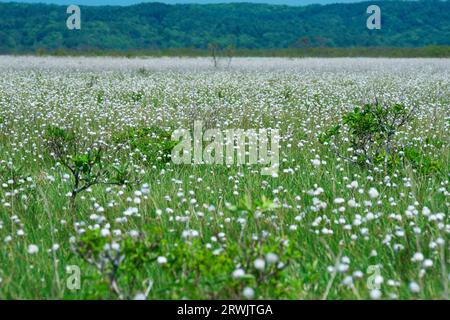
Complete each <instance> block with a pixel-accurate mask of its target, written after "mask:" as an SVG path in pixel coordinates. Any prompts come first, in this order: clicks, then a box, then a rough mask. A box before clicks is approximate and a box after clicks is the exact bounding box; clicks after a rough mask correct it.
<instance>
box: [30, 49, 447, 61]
mask: <svg viewBox="0 0 450 320" xmlns="http://www.w3.org/2000/svg"><path fill="white" fill-rule="evenodd" d="M35 54H37V55H39V56H113V57H128V58H135V57H145V56H149V57H211V56H212V51H211V50H206V49H193V48H179V49H161V50H126V51H117V50H66V49H58V50H52V51H47V50H42V49H41V50H37V51H36V52H35ZM216 55H217V56H218V57H221V56H222V57H286V58H303V57H390V58H426V57H430V58H431V57H432V58H450V46H428V47H422V48H380V47H372V48H370V47H368V48H325V47H322V48H320V47H316V48H287V49H226V50H220V51H217V52H216Z"/></svg>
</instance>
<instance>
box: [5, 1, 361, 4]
mask: <svg viewBox="0 0 450 320" xmlns="http://www.w3.org/2000/svg"><path fill="white" fill-rule="evenodd" d="M0 2H27V3H38V2H41V3H54V4H63V5H68V4H78V5H130V4H136V3H142V2H164V3H224V2H255V3H271V4H289V5H305V4H312V3H320V4H327V3H343V2H347V3H349V2H359V1H358V0H159V1H157V0H0Z"/></svg>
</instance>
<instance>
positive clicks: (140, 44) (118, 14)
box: [0, 0, 450, 56]
mask: <svg viewBox="0 0 450 320" xmlns="http://www.w3.org/2000/svg"><path fill="white" fill-rule="evenodd" d="M75 2H76V1H75ZM372 4H376V5H378V6H379V7H380V8H381V29H380V30H369V29H368V28H367V26H366V21H367V18H368V16H369V14H367V13H366V10H367V7H368V6H369V5H372ZM68 17H69V15H68V14H67V13H66V7H65V6H58V5H45V4H18V3H0V53H13V54H14V53H32V52H38V51H39V52H41V53H44V52H52V53H64V52H66V50H68V51H69V52H71V53H74V52H84V53H86V52H92V53H96V52H100V53H98V54H102V53H103V52H107V53H108V54H113V53H114V52H117V54H123V52H126V51H131V53H129V54H130V55H140V54H141V52H145V53H146V54H152V55H171V54H174V55H179V54H180V53H183V55H193V54H195V55H202V54H204V55H206V54H207V52H208V46H210V45H211V44H214V45H215V46H217V48H219V49H220V50H223V49H224V48H233V49H234V50H235V51H236V54H237V55H248V54H251V55H265V56H267V55H269V56H309V55H319V56H341V55H364V56H378V55H389V56H429V55H432V56H442V55H444V56H447V55H448V48H445V47H443V48H442V47H430V48H424V49H415V50H409V49H408V50H406V51H405V50H396V49H384V48H402V47H403V48H405V47H425V46H449V45H450V2H448V1H432V0H431V1H430V0H429V1H370V2H363V3H350V4H330V5H324V6H321V5H310V6H298V7H295V6H282V5H266V4H250V3H234V4H210V5H198V4H179V5H166V4H162V3H146V4H139V5H134V6H127V7H119V6H98V7H94V6H86V7H84V6H81V30H69V29H68V28H67V26H66V20H67V18H68ZM325 47H326V49H325ZM374 47H376V48H377V49H374ZM183 48H192V49H183ZM334 48H355V49H334ZM361 48H370V49H367V50H365V49H361ZM175 49H176V50H175ZM281 49H282V50H281ZM247 50H251V51H247ZM64 54H65V53H64ZM96 54H97V53H96Z"/></svg>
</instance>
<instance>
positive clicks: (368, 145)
mask: <svg viewBox="0 0 450 320" xmlns="http://www.w3.org/2000/svg"><path fill="white" fill-rule="evenodd" d="M415 110H416V107H413V108H410V109H408V108H406V107H405V106H404V105H401V104H395V105H392V106H388V105H387V104H384V103H379V102H378V101H377V100H375V102H374V103H369V104H365V105H364V106H363V107H362V108H360V107H356V108H354V109H353V111H351V112H349V113H347V114H345V115H344V116H343V117H342V123H340V124H337V125H335V126H333V127H331V128H329V129H328V130H326V131H325V132H324V133H323V134H321V135H320V136H319V141H320V142H321V143H330V144H332V145H333V147H334V150H335V152H336V153H337V154H338V155H339V156H340V157H343V158H347V159H349V160H351V161H353V162H357V163H360V164H368V165H378V164H380V163H383V164H384V169H385V170H387V167H388V163H389V160H391V159H392V158H393V157H392V156H393V155H395V154H396V153H397V152H398V151H399V148H398V146H397V145H396V143H395V139H394V137H395V135H396V133H398V131H399V129H400V128H401V127H402V126H403V125H405V124H406V123H407V122H408V121H410V120H411V118H412V117H413V115H414V113H415ZM343 131H346V133H347V136H348V139H343V138H342V133H343ZM347 141H348V142H347ZM344 147H345V149H346V150H348V151H349V152H350V154H349V155H350V157H346V156H344V155H342V154H341V153H340V152H341V149H344Z"/></svg>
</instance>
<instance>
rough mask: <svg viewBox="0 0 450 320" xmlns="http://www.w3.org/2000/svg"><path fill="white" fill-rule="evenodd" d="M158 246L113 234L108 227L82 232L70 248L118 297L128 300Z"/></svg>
mask: <svg viewBox="0 0 450 320" xmlns="http://www.w3.org/2000/svg"><path fill="white" fill-rule="evenodd" d="M157 246H158V245H157V244H154V243H153V244H149V243H147V242H146V239H145V238H143V237H132V236H130V235H129V234H124V235H118V236H113V235H111V234H110V233H109V231H108V229H102V230H100V229H94V230H87V231H84V232H82V233H81V235H80V236H78V238H76V239H75V241H73V243H72V251H73V252H74V253H75V254H76V255H77V256H79V257H80V258H82V259H83V260H84V261H85V262H86V263H88V264H90V265H92V266H93V267H94V268H95V269H96V271H97V272H98V274H99V275H100V276H101V278H102V279H103V281H104V282H106V283H108V287H109V290H110V292H111V293H113V294H114V295H115V296H116V297H117V298H120V299H130V298H132V297H133V296H134V295H135V294H136V293H137V292H134V291H135V290H136V288H139V287H140V284H139V283H137V279H139V275H140V274H141V271H142V269H143V268H147V267H148V264H149V263H152V262H154V261H155V260H156V258H157V255H156V254H155V252H156V248H157ZM144 291H145V290H144Z"/></svg>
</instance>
